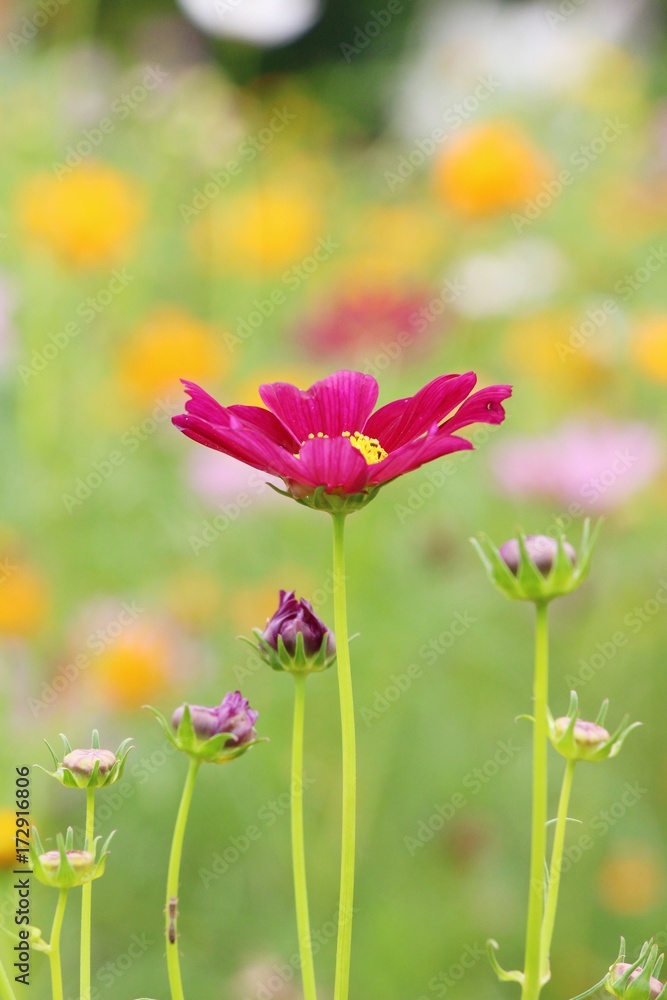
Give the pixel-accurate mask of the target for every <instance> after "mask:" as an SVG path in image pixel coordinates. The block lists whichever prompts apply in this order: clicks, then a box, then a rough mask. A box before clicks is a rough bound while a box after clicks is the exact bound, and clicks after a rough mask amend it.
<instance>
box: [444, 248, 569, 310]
mask: <svg viewBox="0 0 667 1000" xmlns="http://www.w3.org/2000/svg"><path fill="white" fill-rule="evenodd" d="M455 270H456V274H457V276H458V278H459V281H460V285H461V286H462V287H463V291H462V292H461V293H460V294H459V295H458V296H457V298H456V300H455V301H454V308H455V309H456V311H457V312H459V313H460V314H461V315H462V316H468V317H470V318H471V319H477V318H479V317H483V316H505V315H507V314H509V313H512V312H515V311H517V310H520V309H521V308H522V307H523V306H533V305H535V304H536V303H539V302H543V301H545V300H546V299H548V298H550V297H551V296H552V295H553V294H554V293H555V292H557V291H558V289H559V288H560V286H561V284H562V281H563V278H564V277H565V275H566V273H567V265H566V262H565V258H564V257H563V255H562V254H561V252H560V251H559V249H558V248H557V247H556V246H555V244H553V243H550V242H549V241H548V240H544V239H539V238H533V239H523V240H515V241H514V242H512V243H509V244H507V245H506V246H505V247H503V248H501V249H499V250H497V251H496V252H495V253H478V254H473V255H472V256H470V257H466V258H465V259H464V260H462V261H459V262H458V263H457V264H456V265H455Z"/></svg>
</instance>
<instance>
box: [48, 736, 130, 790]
mask: <svg viewBox="0 0 667 1000" xmlns="http://www.w3.org/2000/svg"><path fill="white" fill-rule="evenodd" d="M60 738H61V739H62V741H63V745H64V747H65V756H64V757H63V759H62V761H59V760H58V757H57V756H56V754H55V752H54V750H53V749H52V747H51V746H50V744H49V743H47V741H46V740H44V742H45V743H46V745H47V747H48V748H49V752H50V754H51V756H52V757H53V765H54V770H53V771H48V770H47V769H46V768H45V767H41V765H39V764H35V767H38V768H39V769H40V771H45V772H46V774H49V775H51V777H52V778H55V779H56V781H59V782H60V783H61V785H64V786H65V787H66V788H105V787H106V786H107V785H113V784H114V783H115V782H116V781H119V780H120V778H121V777H122V776H123V770H124V768H125V761H126V759H127V755H128V754H129V752H130V750H131V749H132V747H131V746H130V744H131V742H132V740H131V739H127V740H123V742H122V743H121V745H120V746H119V747H118V749H117V750H116V752H115V753H112V751H111V750H100V734H99V733H98V731H97V730H96V729H94V730H93V735H92V740H91V742H92V747H91V748H90V749H87V750H72V747H71V746H70V743H69V740H68V739H67V737H66V736H64V735H63V734H62V733H61V734H60Z"/></svg>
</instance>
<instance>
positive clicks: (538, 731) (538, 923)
mask: <svg viewBox="0 0 667 1000" xmlns="http://www.w3.org/2000/svg"><path fill="white" fill-rule="evenodd" d="M535 607H536V613H537V617H536V621H535V677H534V683H533V715H534V723H533V816H532V823H531V844H530V885H529V889H528V921H527V926H526V955H525V964H524V982H523V988H522V991H521V1000H537V998H538V997H539V995H540V990H541V989H542V980H541V966H542V962H541V958H540V938H541V933H542V916H543V913H544V862H545V858H546V851H547V732H548V725H547V697H548V691H549V630H548V619H547V614H548V611H547V608H548V605H547V604H546V603H544V602H541V601H540V602H538V603H537V604H536V606H535Z"/></svg>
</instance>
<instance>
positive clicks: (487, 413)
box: [440, 385, 512, 434]
mask: <svg viewBox="0 0 667 1000" xmlns="http://www.w3.org/2000/svg"><path fill="white" fill-rule="evenodd" d="M511 395H512V386H511V385H489V386H487V388H486V389H480V390H479V392H475V393H473V395H472V396H470V398H469V399H466V401H465V403H463V405H462V406H460V407H459V409H458V410H457V411H456V413H455V414H454V416H453V417H450V419H449V420H445V422H444V424H441V425H440V429H441V430H446V431H447V432H448V433H449V434H452V433H453V432H454V431H458V430H459V429H460V428H461V427H467V426H468V425H469V424H502V422H503V420H504V419H505V410H504V409H503V405H502V404H503V400H505V399H508V398H509V397H510V396H511Z"/></svg>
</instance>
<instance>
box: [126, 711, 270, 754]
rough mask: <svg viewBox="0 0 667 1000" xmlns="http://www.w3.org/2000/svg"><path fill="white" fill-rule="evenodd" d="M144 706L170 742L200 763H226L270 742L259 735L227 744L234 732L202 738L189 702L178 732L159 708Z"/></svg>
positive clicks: (265, 737)
mask: <svg viewBox="0 0 667 1000" xmlns="http://www.w3.org/2000/svg"><path fill="white" fill-rule="evenodd" d="M143 707H144V708H145V709H147V710H148V711H149V712H152V713H153V715H154V716H155V718H156V719H157V721H158V723H159V724H160V726H161V727H162V730H163V732H164V734H165V736H166V737H167V739H168V740H169V742H170V743H171V744H172V745H173V746H175V747H176V749H177V750H180V751H181V753H184V754H187V756H188V757H190V758H192V759H193V760H197V761H199V763H200V764H226V763H227V762H228V761H230V760H234V759H235V758H236V757H240V756H241V755H242V754H244V753H245V752H246V751H247V750H250V748H251V747H254V746H256V745H257V744H258V743H268V742H269V740H268V737H267V736H258V737H257V739H255V740H248V742H247V743H242V744H240V745H238V744H237V745H234V744H232V745H230V746H225V744H226V743H227V741H228V740H229V739H231V738H232V737H233V733H216V734H215V736H210V737H209V738H208V739H207V740H202V739H200V737H199V736H197V734H196V733H195V731H194V728H193V725H192V715H191V713H190V706H189V705H188V704H187V703H186V704H184V706H183V718H182V719H181V721H180V723H179V725H178V729H177V730H176V732H174V729H173V726H172V725H171V724H170V723H169V722H168V721H167V719H165V717H164V715H163V714H162V712H159V711H158V710H157V708H153V706H152V705H144V706H143Z"/></svg>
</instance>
